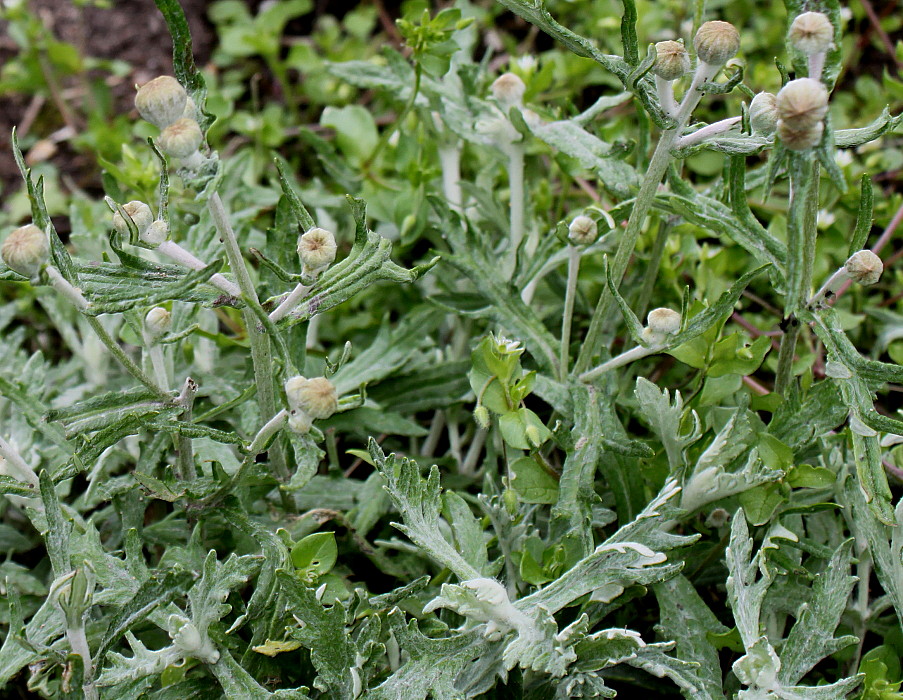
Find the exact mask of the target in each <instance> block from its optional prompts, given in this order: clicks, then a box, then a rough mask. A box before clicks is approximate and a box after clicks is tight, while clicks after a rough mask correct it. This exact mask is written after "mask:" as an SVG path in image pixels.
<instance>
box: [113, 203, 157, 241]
mask: <svg viewBox="0 0 903 700" xmlns="http://www.w3.org/2000/svg"><path fill="white" fill-rule="evenodd" d="M122 211H124V212H125V213H126V214H127V215H128V217H129V218H130V219H131V220H132V223H133V224H135V228H137V229H138V235H139V236H142V237H143V236H144V234H145V233H146V232H147V229H148V228H149V227H150V225H151V224H152V223H153V222H154V214H153V212H152V211H151V208H150V207H149V206H147V204H145V203H144V202H139V201H137V200H133V201H131V202H128V203H127V204H123V205H122ZM113 228H114V229H116V231H117V232H118V233H119V234H120V235H123V236H128V235H129V226H128V222H126V220H125V219H124V218H123V216H122V214H120V213H119V212H118V211H117V212H114V213H113Z"/></svg>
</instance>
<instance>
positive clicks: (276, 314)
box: [270, 283, 311, 323]
mask: <svg viewBox="0 0 903 700" xmlns="http://www.w3.org/2000/svg"><path fill="white" fill-rule="evenodd" d="M310 289H311V288H310V287H307V286H305V285H303V284H300V283H299V284H298V286H296V287H295V288H294V289H293V290H292V291H291V292H289V294H288V296H287V297H285V299H283V300H282V301H281V302H280V303H279V306H277V307H276V308H275V309H274V310H273V311H272V312H271V313H270V320H271V321H272V322H273V323H276V321H278V320H280V319H282V318H284V317H285V315H286V314H287V313H289V312H290V311H291V310H292V309H294V308H295V307H296V306H298V304H299V303H300V302H301V300H302V299H303V298H304V295H305V294H307V293H308V292H309V291H310Z"/></svg>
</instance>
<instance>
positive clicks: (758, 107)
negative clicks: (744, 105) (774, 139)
mask: <svg viewBox="0 0 903 700" xmlns="http://www.w3.org/2000/svg"><path fill="white" fill-rule="evenodd" d="M749 124H750V126H751V127H752V130H753V131H755V132H756V133H759V134H764V135H766V136H771V135H772V134H773V133H774V132H775V131H776V130H777V128H778V107H777V98H776V97H775V96H774V95H772V94H771V93H770V92H760V93H759V94H758V95H756V96H755V97H753V99H752V102H750V103H749Z"/></svg>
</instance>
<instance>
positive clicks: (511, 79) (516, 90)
mask: <svg viewBox="0 0 903 700" xmlns="http://www.w3.org/2000/svg"><path fill="white" fill-rule="evenodd" d="M526 91H527V86H526V85H524V81H523V80H521V79H520V78H519V77H518V76H517V75H515V74H514V73H503V74H502V75H500V76H499V77H498V78H496V79H495V82H493V83H492V96H493V97H494V98H495V99H496V100H498V102H499V103H500V104H501V105H502V106H503V107H504V108H505V110H506V111H507V110H508V109H510V108H511V107H513V106H515V105H519V104H520V103H521V101H522V100H523V99H524V93H525V92H526Z"/></svg>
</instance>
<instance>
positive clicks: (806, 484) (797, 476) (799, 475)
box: [787, 464, 837, 489]
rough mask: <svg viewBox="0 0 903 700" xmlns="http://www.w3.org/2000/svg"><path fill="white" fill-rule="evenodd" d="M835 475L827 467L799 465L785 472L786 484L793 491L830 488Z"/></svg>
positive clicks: (835, 477)
mask: <svg viewBox="0 0 903 700" xmlns="http://www.w3.org/2000/svg"><path fill="white" fill-rule="evenodd" d="M836 479H837V475H836V474H834V472H833V471H831V470H830V469H828V468H827V467H813V466H812V465H811V464H800V465H797V466H796V467H794V468H793V469H791V470H790V471H789V472H787V483H788V484H789V485H790V486H792V487H793V488H795V489H799V488H807V489H823V488H828V487H830V486H831V485H832V484H833V483H834V482H835V481H836Z"/></svg>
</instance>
